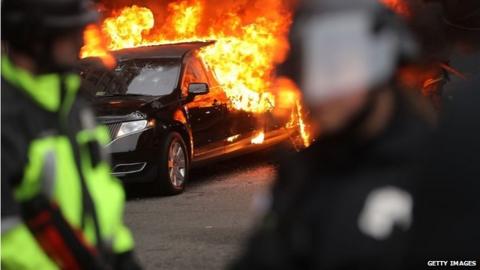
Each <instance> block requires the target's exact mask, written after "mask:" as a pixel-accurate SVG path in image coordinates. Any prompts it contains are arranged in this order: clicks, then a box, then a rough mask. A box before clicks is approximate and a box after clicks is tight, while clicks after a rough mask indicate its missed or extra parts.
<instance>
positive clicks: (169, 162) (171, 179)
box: [155, 132, 189, 195]
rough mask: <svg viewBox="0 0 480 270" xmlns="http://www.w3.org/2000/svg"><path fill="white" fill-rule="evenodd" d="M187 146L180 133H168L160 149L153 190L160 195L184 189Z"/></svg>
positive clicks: (175, 192) (186, 179)
mask: <svg viewBox="0 0 480 270" xmlns="http://www.w3.org/2000/svg"><path fill="white" fill-rule="evenodd" d="M187 153H188V152H187V146H186V144H185V142H184V140H183V138H182V136H181V135H180V134H178V133H177V132H172V133H170V134H168V136H167V137H166V139H165V141H164V142H163V145H162V147H161V149H160V155H161V156H160V159H159V160H160V164H159V170H158V176H157V179H156V181H155V185H156V188H155V191H156V193H157V194H160V195H177V194H180V193H182V192H183V191H184V190H185V184H186V183H187V181H188V176H189V159H188V155H187Z"/></svg>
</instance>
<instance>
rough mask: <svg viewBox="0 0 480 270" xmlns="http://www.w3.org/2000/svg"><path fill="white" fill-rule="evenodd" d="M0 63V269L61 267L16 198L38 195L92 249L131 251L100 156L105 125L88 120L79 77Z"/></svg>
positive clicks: (114, 184) (116, 186) (114, 187)
mask: <svg viewBox="0 0 480 270" xmlns="http://www.w3.org/2000/svg"><path fill="white" fill-rule="evenodd" d="M1 67H2V70H1V73H2V90H1V91H2V93H1V94H2V100H1V105H2V107H1V110H2V142H1V144H2V150H1V151H2V168H1V169H2V179H1V180H2V238H1V241H2V248H1V264H2V268H3V269H36V270H38V269H42V270H48V269H58V268H60V267H59V266H57V265H56V264H55V262H54V261H53V260H52V258H50V257H49V256H47V255H46V253H45V252H44V251H43V250H42V248H41V247H40V245H39V244H38V243H37V241H36V240H35V238H34V237H33V234H32V233H31V232H30V230H29V229H28V227H27V226H26V225H25V222H24V220H23V219H22V215H21V213H22V211H21V210H22V206H21V205H22V203H25V202H28V201H29V200H31V199H32V198H34V197H35V196H37V195H38V194H43V195H45V196H46V197H47V198H48V199H49V200H51V201H52V202H55V203H56V204H57V205H58V206H59V209H60V211H61V213H62V215H63V217H64V218H65V220H66V221H68V223H69V224H70V225H71V226H72V227H73V228H75V229H78V230H80V231H81V232H82V234H83V236H84V237H85V240H86V242H87V243H88V244H90V245H91V246H92V247H93V246H95V245H96V244H97V243H98V241H102V243H103V244H105V246H107V248H108V250H109V251H111V252H112V254H122V253H126V252H130V251H131V250H133V245H134V243H133V239H132V236H131V234H130V232H129V230H128V229H127V228H126V227H125V225H124V224H123V221H122V220H123V209H124V202H125V196H124V191H123V188H122V186H121V183H120V182H119V181H118V180H117V179H116V178H114V177H113V176H111V174H110V167H109V163H108V162H107V161H106V160H107V159H108V158H106V157H107V156H106V155H104V150H103V149H104V147H103V146H105V145H106V144H107V143H108V142H109V135H108V131H107V130H105V128H104V127H101V126H97V125H96V124H95V120H94V117H93V114H92V113H91V111H90V110H89V109H88V106H86V103H85V102H82V99H81V98H79V97H78V96H79V94H78V92H79V91H78V90H79V88H80V78H79V76H77V75H73V74H68V75H62V76H63V77H61V75H59V74H47V75H38V76H34V75H32V74H30V73H29V72H27V71H25V70H22V69H20V68H18V67H16V66H14V65H13V64H12V63H11V62H10V61H9V59H8V58H7V57H2V64H1ZM61 78H63V79H61ZM75 154H77V156H76V155H75ZM82 179H83V183H85V184H86V189H87V191H88V192H89V195H90V197H91V200H93V205H94V208H95V212H96V217H97V220H98V222H97V224H98V226H97V228H98V230H97V233H95V224H94V221H93V217H91V216H88V215H85V211H84V210H85V204H84V198H83V197H82V186H81V185H82ZM82 223H83V224H82ZM98 232H100V238H101V239H97V237H96V236H97V235H98Z"/></svg>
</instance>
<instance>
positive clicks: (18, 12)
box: [2, 0, 99, 71]
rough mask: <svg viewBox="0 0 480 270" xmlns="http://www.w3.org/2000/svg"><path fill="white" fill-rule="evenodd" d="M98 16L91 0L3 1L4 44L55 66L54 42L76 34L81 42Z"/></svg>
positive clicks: (45, 63) (44, 63)
mask: <svg viewBox="0 0 480 270" xmlns="http://www.w3.org/2000/svg"><path fill="white" fill-rule="evenodd" d="M98 17H99V15H98V12H97V11H96V10H95V9H94V8H93V3H91V2H90V1H88V0H3V1H2V41H6V42H7V48H9V49H10V48H11V49H13V50H16V51H19V52H23V53H25V54H27V55H29V56H31V57H33V58H34V59H35V60H37V61H41V62H42V63H43V65H47V63H49V64H52V59H51V53H52V52H51V50H52V49H51V42H52V40H54V39H55V38H56V37H58V36H61V35H64V34H76V35H77V36H78V37H79V38H78V39H79V43H81V34H82V32H83V28H84V27H85V26H86V25H87V24H90V23H94V22H96V21H97V20H98ZM80 45H81V44H80ZM53 64H54V63H53ZM47 69H49V71H51V69H52V67H47Z"/></svg>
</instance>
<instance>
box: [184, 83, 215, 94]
mask: <svg viewBox="0 0 480 270" xmlns="http://www.w3.org/2000/svg"><path fill="white" fill-rule="evenodd" d="M209 90H210V89H208V84H206V83H191V84H189V85H188V93H189V94H190V95H191V96H199V95H205V94H208V92H209Z"/></svg>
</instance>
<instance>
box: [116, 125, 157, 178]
mask: <svg viewBox="0 0 480 270" xmlns="http://www.w3.org/2000/svg"><path fill="white" fill-rule="evenodd" d="M154 135H155V132H154V129H153V128H148V129H145V130H142V131H139V132H136V133H133V134H129V135H127V136H123V137H119V138H116V139H114V140H113V141H112V142H110V143H109V144H108V151H109V152H110V154H111V157H112V174H113V175H114V176H116V177H118V178H119V179H120V180H122V182H124V183H148V182H152V181H154V180H155V178H156V177H157V175H158V165H159V163H160V161H159V156H160V150H159V149H158V143H157V142H156V140H155V136H154Z"/></svg>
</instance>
